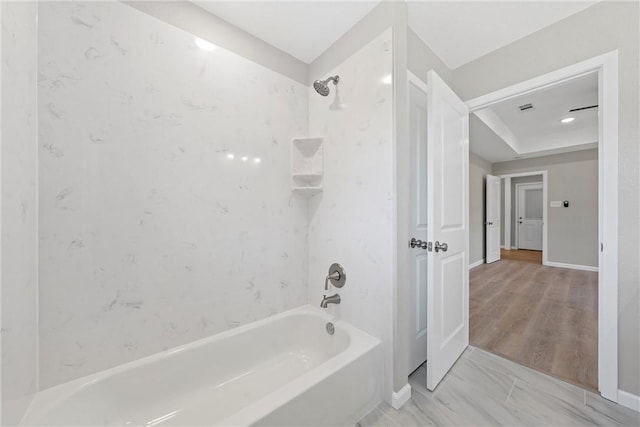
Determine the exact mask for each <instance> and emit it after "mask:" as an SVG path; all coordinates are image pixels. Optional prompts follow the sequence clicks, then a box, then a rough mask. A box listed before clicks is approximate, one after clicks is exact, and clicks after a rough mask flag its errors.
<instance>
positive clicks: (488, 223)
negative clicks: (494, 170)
mask: <svg viewBox="0 0 640 427" xmlns="http://www.w3.org/2000/svg"><path fill="white" fill-rule="evenodd" d="M486 194H487V196H486V205H485V216H486V220H485V223H484V227H485V235H486V238H485V246H486V248H485V249H486V253H487V255H486V262H487V264H489V263H490V262H495V261H498V260H499V259H500V222H501V218H500V178H498V177H497V176H493V175H487V188H486Z"/></svg>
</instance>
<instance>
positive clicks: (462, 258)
mask: <svg viewBox="0 0 640 427" xmlns="http://www.w3.org/2000/svg"><path fill="white" fill-rule="evenodd" d="M427 90H428V92H427V100H428V104H427V105H428V107H427V111H428V116H427V162H428V168H427V194H428V201H427V203H428V208H427V212H428V215H427V227H428V236H429V241H430V242H432V244H433V252H429V254H428V263H427V388H428V389H429V390H433V389H435V387H436V386H437V385H438V383H439V382H440V381H441V380H442V378H443V377H444V376H445V374H446V373H447V372H448V371H449V369H450V368H451V367H452V366H453V364H454V363H455V362H456V360H457V359H458V357H459V356H460V355H461V354H462V352H463V351H464V349H465V348H466V347H467V345H468V344H469V270H468V247H469V233H468V230H469V207H468V200H469V178H468V171H469V110H468V108H467V106H466V105H465V104H464V103H463V102H462V101H461V100H460V98H458V96H457V95H456V94H455V93H454V92H453V91H452V90H451V89H450V88H449V87H448V86H447V85H446V84H445V83H444V81H442V79H441V78H440V77H439V76H438V75H437V74H436V73H435V72H434V71H429V72H428V74H427ZM442 244H446V245H447V246H448V248H447V250H446V251H444V250H440V249H438V246H439V245H442ZM436 249H438V251H437V252H436Z"/></svg>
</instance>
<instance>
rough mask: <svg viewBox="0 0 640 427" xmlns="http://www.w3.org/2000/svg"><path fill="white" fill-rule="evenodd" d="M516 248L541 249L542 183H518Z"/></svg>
mask: <svg viewBox="0 0 640 427" xmlns="http://www.w3.org/2000/svg"><path fill="white" fill-rule="evenodd" d="M517 194H518V201H517V206H518V212H517V216H516V217H517V218H518V227H517V229H518V240H517V241H518V249H529V250H534V251H541V250H542V210H543V205H542V184H541V183H536V184H518V193H517Z"/></svg>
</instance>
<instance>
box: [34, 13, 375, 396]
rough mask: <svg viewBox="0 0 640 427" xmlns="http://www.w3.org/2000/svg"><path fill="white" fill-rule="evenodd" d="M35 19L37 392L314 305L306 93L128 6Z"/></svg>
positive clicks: (285, 79) (299, 86)
mask: <svg viewBox="0 0 640 427" xmlns="http://www.w3.org/2000/svg"><path fill="white" fill-rule="evenodd" d="M39 14H40V15H39V26H40V34H39V40H38V41H39V60H40V62H39V63H40V69H39V72H40V83H39V126H40V186H41V187H40V214H41V217H40V227H41V229H40V239H41V240H40V277H41V279H42V281H41V285H40V338H41V340H40V372H41V385H42V388H46V387H49V386H52V385H55V384H58V383H61V382H64V381H68V380H71V379H73V378H76V377H80V376H83V375H86V374H90V373H92V372H96V371H99V370H102V369H105V368H109V367H111V366H114V365H118V364H121V363H123V362H127V361H130V360H133V359H137V358H139V357H142V356H145V355H148V354H152V353H155V352H158V351H161V350H163V349H167V348H171V347H175V346H178V345H180V344H183V343H186V342H189V341H193V340H195V339H198V338H202V337H205V336H208V335H211V334H213V333H216V332H219V331H222V330H226V329H229V328H233V327H235V326H238V325H241V324H244V323H248V322H251V321H254V320H257V319H261V318H264V317H266V316H269V315H271V314H274V313H277V312H280V311H283V310H286V309H290V308H293V307H296V306H299V305H301V304H305V303H306V302H307V283H306V281H307V267H306V264H307V224H308V223H307V218H306V212H307V202H306V200H304V199H301V198H299V197H298V196H293V195H292V194H291V191H290V182H289V153H290V151H289V150H290V139H291V138H292V137H294V136H299V135H306V134H307V133H308V132H307V104H308V88H307V87H306V86H305V85H303V84H301V83H298V82H296V81H295V80H292V79H291V78H288V77H285V76H283V75H281V74H278V73H276V72H274V71H271V70H269V69H266V68H264V67H262V66H260V65H257V64H255V63H253V62H250V61H248V60H246V59H244V58H242V57H240V56H238V55H236V54H234V53H231V52H229V51H226V50H224V49H216V50H214V51H213V52H205V51H203V50H201V49H199V48H197V47H196V45H195V43H194V37H193V36H192V35H191V34H189V33H187V32H184V31H182V30H179V29H177V28H175V27H172V26H170V25H168V24H166V23H163V22H161V21H159V20H157V19H156V18H153V17H151V16H149V15H146V14H144V13H142V12H140V11H138V10H136V9H134V8H131V7H130V6H127V5H125V4H122V3H97V2H96V3H94V2H91V3H86V2H85V3H67V2H59V3H50V2H42V3H40V5H39ZM214 41H215V40H214ZM357 78H358V79H361V77H360V76H358V77H357ZM352 80H353V79H352ZM348 82H349V80H348V79H347V83H346V84H345V85H344V86H345V88H346V87H348V86H349V83H348ZM345 98H347V99H348V98H349V97H348V93H345ZM372 122H373V121H372ZM360 125H362V124H360ZM229 153H234V154H235V159H233V160H230V159H228V158H227V155H228V154H229ZM245 155H246V156H248V157H249V159H248V161H247V162H242V161H241V160H240V157H241V156H245ZM254 158H260V159H261V163H254V161H253V159H254ZM346 264H347V263H346ZM347 268H348V266H347ZM323 277H324V276H323ZM323 277H320V278H318V279H316V280H322V278H323ZM314 278H315V276H314ZM355 283H357V279H356V278H355V277H354V278H353V279H352V282H351V285H352V286H354V285H355ZM318 302H319V300H318Z"/></svg>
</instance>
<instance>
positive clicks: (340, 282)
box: [324, 262, 347, 291]
mask: <svg viewBox="0 0 640 427" xmlns="http://www.w3.org/2000/svg"><path fill="white" fill-rule="evenodd" d="M329 281H331V284H332V285H333V286H335V287H336V288H341V287H343V286H344V284H345V282H346V281H347V274H346V273H345V272H344V268H343V267H342V266H341V265H340V264H338V263H337V262H336V263H333V264H331V267H329V274H328V275H327V277H326V279H324V289H325V291H326V290H328V289H329Z"/></svg>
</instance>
